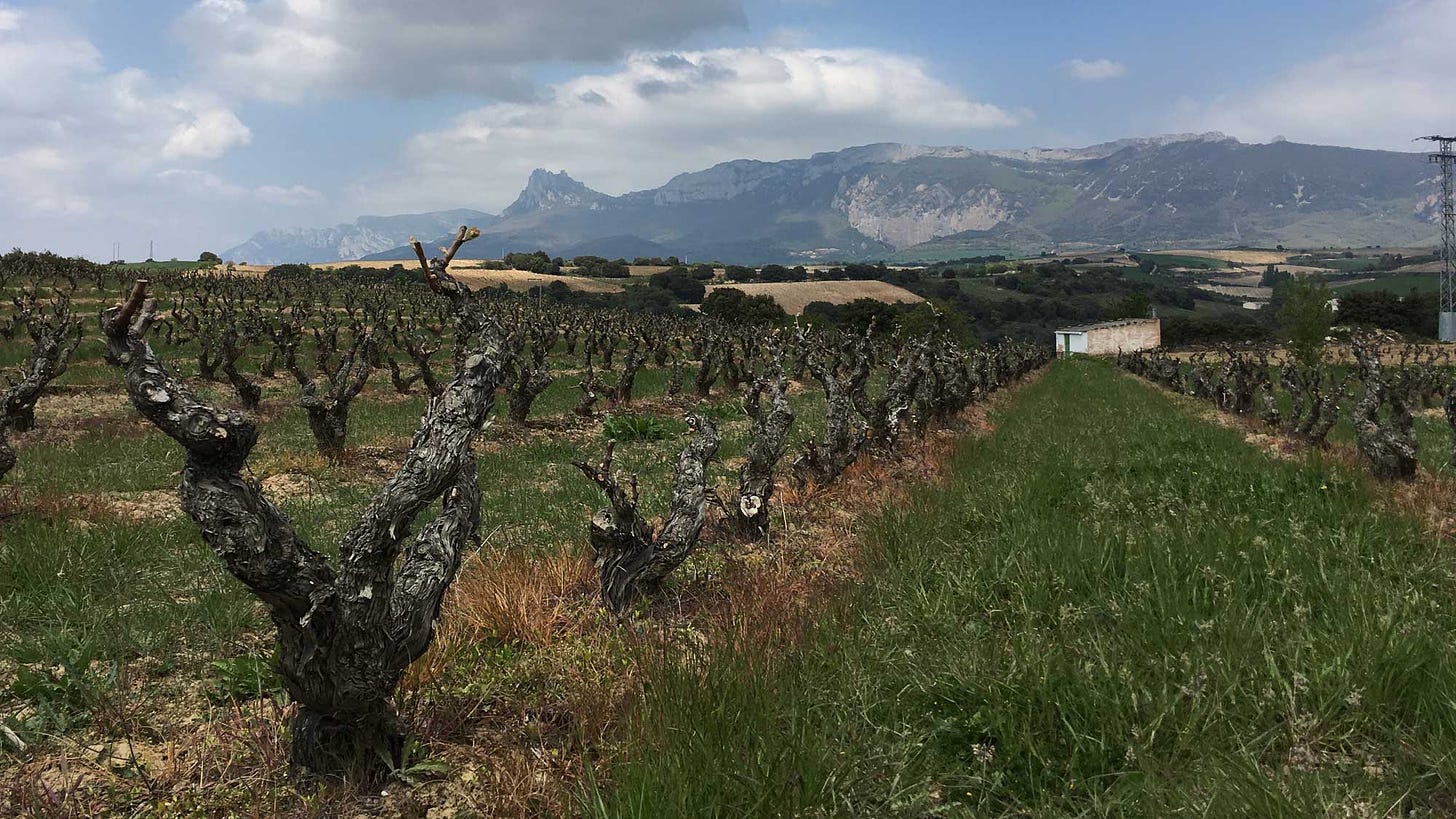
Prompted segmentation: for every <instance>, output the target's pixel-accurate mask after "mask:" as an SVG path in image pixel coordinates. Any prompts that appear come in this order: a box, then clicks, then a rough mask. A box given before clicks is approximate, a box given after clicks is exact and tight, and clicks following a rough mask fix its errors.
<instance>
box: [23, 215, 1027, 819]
mask: <svg viewBox="0 0 1456 819" xmlns="http://www.w3.org/2000/svg"><path fill="white" fill-rule="evenodd" d="M474 235H475V233H474V231H467V230H465V229H463V228H462V230H461V232H460V234H459V236H458V237H457V239H456V241H455V243H454V245H453V246H452V247H450V248H442V249H441V251H440V254H439V255H437V256H435V257H434V258H428V257H427V256H426V254H425V252H424V250H423V248H419V247H418V246H417V251H418V254H419V265H420V269H421V276H420V278H421V279H422V282H421V283H419V284H413V285H406V284H395V283H388V284H385V283H381V284H369V283H361V282H359V281H344V280H340V279H337V278H332V277H330V276H328V275H326V274H320V275H318V276H313V277H283V278H270V277H235V276H226V275H213V274H210V273H198V272H187V271H163V270H158V271H153V272H149V279H146V280H140V281H139V280H136V279H134V278H133V276H134V274H128V273H126V272H124V271H119V270H116V269H114V268H109V267H106V266H98V265H92V264H89V263H84V262H79V261H75V260H65V259H59V258H57V257H53V256H48V255H35V254H22V253H19V252H16V253H12V254H10V255H9V256H6V257H4V259H3V262H0V290H3V293H4V296H5V300H6V301H7V302H9V307H10V309H9V311H8V313H7V314H6V315H5V316H4V318H3V320H0V339H3V344H0V364H3V365H4V366H5V367H6V368H7V381H6V384H7V388H6V390H5V392H4V411H5V418H4V423H3V424H0V481H3V482H0V492H3V495H0V504H3V507H0V516H3V519H0V527H3V528H0V533H3V543H4V546H3V550H4V560H3V568H0V622H3V623H4V625H3V627H0V640H3V645H4V650H3V660H0V662H3V665H0V683H3V684H4V686H5V693H4V699H3V701H0V709H3V710H0V745H3V746H4V754H5V755H4V756H3V757H0V760H3V761H0V780H3V788H4V794H5V797H4V798H5V800H7V801H8V803H9V804H10V805H12V806H15V809H16V810H18V811H20V812H22V813H27V814H33V815H76V816H90V815H97V814H98V813H103V812H107V811H114V812H122V813H126V812H131V811H133V810H136V809H138V808H140V807H142V806H145V805H149V804H150V805H154V806H155V805H159V804H163V805H166V806H167V811H172V812H179V813H188V812H198V811H200V812H204V813H213V812H224V813H228V812H231V813H238V814H244V815H278V814H283V813H298V814H300V815H312V813H313V812H315V811H317V810H320V809H321V808H320V807H319V806H320V805H322V804H337V805H343V804H350V800H356V799H360V798H367V799H372V800H375V801H376V802H378V801H379V800H383V799H384V795H387V793H388V792H390V791H391V790H392V791H393V792H394V793H395V795H396V798H397V799H398V798H405V799H406V800H424V801H425V803H427V804H428V803H429V800H430V799H434V798H438V799H446V797H444V796H440V794H442V793H448V794H451V796H449V797H448V799H449V800H454V807H456V808H458V809H462V810H467V811H470V810H473V811H477V812H482V811H483V812H486V813H492V814H497V813H504V814H511V813H518V814H545V815H560V813H562V812H564V811H566V810H567V809H568V806H569V805H570V804H572V803H573V801H574V800H577V799H579V798H580V797H579V795H580V794H581V793H582V792H583V789H584V788H589V787H593V786H592V785H591V783H596V782H600V781H602V780H601V777H603V776H605V777H607V781H610V771H611V769H612V767H613V760H614V759H615V758H616V754H617V753H618V752H619V751H620V749H621V748H622V747H623V746H624V743H626V742H627V740H626V739H624V735H623V734H622V730H623V729H622V728H621V721H622V719H623V715H624V714H626V713H628V712H629V711H630V704H631V702H632V701H633V699H634V697H635V694H634V692H637V691H640V690H641V687H642V686H643V685H644V680H648V679H650V672H649V671H647V670H644V669H647V668H650V667H652V666H654V665H656V664H658V663H659V659H658V658H660V657H662V656H664V655H666V656H673V657H680V658H682V660H683V662H688V661H690V660H691V658H692V657H694V656H696V654H697V653H698V652H699V651H700V650H703V648H704V646H712V645H721V644H736V643H737V642H738V641H743V640H749V641H758V642H763V643H766V644H772V643H782V642H784V641H789V642H792V641H794V640H795V639H797V638H795V637H794V634H795V633H796V632H797V631H798V630H799V629H801V628H802V624H803V623H804V622H806V618H808V617H810V616H811V615H812V612H814V611H816V610H819V609H821V608H822V607H823V606H824V605H826V604H827V602H828V600H829V598H830V596H831V592H832V590H834V589H836V588H838V587H840V586H842V585H843V584H844V583H846V582H848V581H849V579H850V578H852V577H854V576H855V575H856V574H857V572H858V571H859V568H858V566H857V560H856V558H855V555H854V550H853V549H852V548H851V547H850V545H849V544H851V543H852V541H853V540H854V534H853V529H854V522H855V521H856V520H857V519H859V518H860V517H863V516H865V515H868V514H871V513H873V512H874V511H875V510H876V509H878V508H879V506H880V505H881V504H882V503H884V502H885V500H886V499H888V498H890V497H891V496H893V495H895V494H896V492H898V491H899V490H898V489H897V487H902V486H903V485H904V484H905V483H907V482H910V481H913V480H914V479H916V478H917V477H925V476H929V475H932V474H934V473H935V472H936V469H937V466H936V464H937V463H938V462H939V460H942V459H943V453H944V451H945V448H946V446H947V445H948V443H949V441H951V440H952V439H953V438H954V436H955V435H956V434H958V432H957V431H958V430H964V429H965V428H966V424H967V422H966V412H967V411H968V410H969V409H971V408H973V407H976V406H978V405H982V404H984V403H985V401H986V400H987V398H988V397H990V396H991V395H992V394H993V393H995V392H997V391H998V390H1000V389H1002V388H1004V387H1007V386H1009V385H1011V384H1013V383H1015V382H1017V381H1018V380H1019V379H1021V378H1022V377H1023V376H1025V375H1027V374H1028V373H1030V372H1032V371H1033V370H1036V369H1037V368H1038V367H1040V366H1041V365H1042V364H1044V363H1045V361H1046V356H1047V353H1046V352H1045V351H1044V350H1042V349H1040V348H1037V347H1035V346H1031V345H1022V344H1006V345H1001V346H997V347H990V348H974V349H971V348H964V347H961V346H960V345H958V344H957V343H956V342H954V341H953V340H951V338H950V336H949V335H948V334H937V333H931V334H929V335H924V336H918V337H899V336H894V335H891V334H888V333H883V332H876V330H875V329H874V328H871V330H870V331H869V332H868V333H866V334H863V335H845V334H838V333H832V332H826V331H810V330H808V329H802V328H798V327H795V326H785V327H779V328H765V327H762V326H736V325H724V324H718V323H715V322H713V321H710V320H706V319H701V318H696V317H693V318H676V317H662V316H653V315H647V314H634V313H627V312H615V311H605V310H593V309H585V308H577V307H568V306H563V305H558V304H553V303H550V302H545V301H542V300H540V299H530V298H526V297H523V296H519V295H513V294H510V293H508V292H505V291H503V290H498V289H491V290H481V291H478V292H477V291H475V290H473V289H472V287H471V286H470V285H468V284H467V283H466V280H464V279H463V278H462V279H457V278H456V277H455V276H454V275H452V274H451V272H450V270H449V265H450V262H451V260H452V259H453V257H454V255H455V253H456V252H458V250H459V249H460V247H461V246H462V245H463V244H464V243H465V242H467V241H469V240H471V239H472V238H473V236H474ZM593 760H596V761H595V762H594V761H593ZM320 788H321V789H320ZM401 789H404V790H405V791H412V792H414V794H415V795H410V796H405V797H401V794H400V791H401ZM430 794H434V796H430ZM319 800H322V801H319ZM331 800H333V801H331ZM415 803H416V802H410V801H407V802H406V804H415ZM483 806H490V807H489V810H485V808H484V807H483ZM401 810H403V809H401ZM406 812H407V810H406Z"/></svg>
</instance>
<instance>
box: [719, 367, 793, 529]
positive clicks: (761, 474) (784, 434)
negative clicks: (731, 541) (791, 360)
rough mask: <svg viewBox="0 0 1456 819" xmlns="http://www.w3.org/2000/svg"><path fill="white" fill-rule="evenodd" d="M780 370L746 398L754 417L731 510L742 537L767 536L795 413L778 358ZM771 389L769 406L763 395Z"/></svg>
mask: <svg viewBox="0 0 1456 819" xmlns="http://www.w3.org/2000/svg"><path fill="white" fill-rule="evenodd" d="M777 368H778V369H777V372H776V373H774V374H773V375H772V376H771V377H769V378H766V379H760V380H758V381H755V382H753V383H752V384H751V385H749V388H748V394H747V395H746V396H745V397H744V399H743V410H744V412H746V413H747V414H748V417H749V418H751V419H753V426H752V427H751V428H750V429H749V432H748V448H747V451H745V452H744V456H745V457H744V461H743V466H741V467H739V469H738V502H737V503H735V504H733V507H732V508H731V509H730V510H729V512H728V519H729V522H730V525H731V526H732V528H733V532H734V534H735V535H737V536H738V537H740V538H745V539H750V540H760V539H762V538H763V537H765V536H767V535H768V521H769V500H770V499H771V498H772V497H773V491H774V479H773V472H774V467H776V466H778V462H779V459H780V458H782V457H783V455H784V448H785V446H786V445H787V443H788V436H789V428H790V427H791V426H793V424H794V412H793V409H792V408H791V407H790V406H789V398H788V394H787V385H788V379H787V377H786V376H785V374H784V366H783V360H782V359H779V360H778V361H777ZM765 390H767V392H768V409H767V410H765V409H764V407H763V401H762V395H763V393H764V391H765Z"/></svg>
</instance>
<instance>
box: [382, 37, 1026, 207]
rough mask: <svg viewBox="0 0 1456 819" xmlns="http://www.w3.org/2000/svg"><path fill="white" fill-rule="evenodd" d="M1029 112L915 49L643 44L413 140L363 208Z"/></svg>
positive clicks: (635, 175)
mask: <svg viewBox="0 0 1456 819" xmlns="http://www.w3.org/2000/svg"><path fill="white" fill-rule="evenodd" d="M1025 116H1026V115H1025V114H1022V113H1016V112H1011V111H1007V110H1005V109H1003V108H999V107H997V106H995V105H990V104H986V103H981V102H976V101H974V100H971V99H968V98H967V97H966V96H965V95H964V94H962V93H961V92H960V91H958V90H956V89H955V88H952V87H950V86H948V85H945V84H944V83H942V82H940V81H938V80H936V79H934V78H933V77H931V76H929V75H928V74H926V72H925V69H924V67H923V66H922V64H921V63H920V62H919V61H917V60H914V59H910V58H907V57H903V56H899V55H894V54H889V53H885V52H882V51H874V50H867V49H861V50H821V49H792V48H745V49H719V50H714V51H701V52H680V53H661V52H659V53H642V54H636V55H633V56H632V57H631V58H630V59H629V60H628V61H627V64H626V66H625V67H624V68H623V69H622V70H620V71H618V72H616V73H611V74H602V75H589V76H582V77H577V78H575V79H571V80H568V81H566V82H563V83H561V84H559V85H556V86H553V87H551V88H550V89H549V93H548V94H547V95H546V96H545V97H544V98H543V99H541V100H539V101H531V102H510V103H498V104H495V105H490V106H487V107H484V108H481V109H478V110H475V111H471V112H468V113H466V114H464V115H462V116H460V117H458V118H457V119H456V120H455V121H454V122H453V123H451V124H450V125H448V126H447V127H445V128H442V129H440V130H436V131H430V132H427V133H422V134H419V135H417V136H416V137H414V138H413V139H412V140H411V141H410V142H409V144H408V146H407V149H406V153H405V157H404V160H403V162H402V163H401V170H400V171H399V172H398V173H397V174H394V175H391V176H388V177H386V178H382V179H375V180H368V181H367V182H365V183H363V184H361V185H359V186H358V187H357V188H356V190H355V191H354V195H355V197H356V199H357V201H358V202H359V203H360V205H361V206H362V207H365V208H369V209H388V210H391V211H392V212H399V211H402V210H405V209H412V208H416V207H421V208H428V207H438V206H443V205H447V204H449V205H452V206H457V205H459V204H460V203H467V204H471V205H473V206H483V207H489V208H499V207H502V206H504V205H506V204H509V203H510V201H511V200H512V199H513V198H514V197H515V195H516V192H517V191H519V189H520V187H521V185H522V184H523V183H524V181H525V179H526V176H527V175H528V174H529V173H530V171H531V169H533V168H536V167H549V168H562V167H564V168H566V169H567V170H569V171H570V172H571V173H572V175H573V176H574V177H575V178H577V179H579V180H581V181H583V182H585V183H587V184H588V185H590V186H592V187H594V188H597V189H598V190H602V191H605V192H607V193H622V192H625V191H628V190H633V189H640V188H644V187H650V186H655V185H659V184H662V183H663V182H664V181H666V179H667V178H668V177H669V176H670V175H672V174H675V173H677V172H680V171H683V170H689V169H698V168H704V167H707V166H709V165H711V164H714V163H717V162H722V161H725V160H729V159H738V158H742V157H757V158H763V159H779V158H786V157H799V156H807V155H808V154H810V153H812V152H814V151H822V150H834V149H838V148H842V147H845V146H847V145H852V144H857V143H867V142H876V141H906V142H926V141H939V140H951V141H953V140H956V139H959V138H963V137H964V136H965V135H966V133H967V132H969V131H972V130H976V129H984V128H997V127H1003V126H1010V125H1015V124H1017V123H1018V122H1019V121H1021V120H1022V119H1023V118H1024V117H1025Z"/></svg>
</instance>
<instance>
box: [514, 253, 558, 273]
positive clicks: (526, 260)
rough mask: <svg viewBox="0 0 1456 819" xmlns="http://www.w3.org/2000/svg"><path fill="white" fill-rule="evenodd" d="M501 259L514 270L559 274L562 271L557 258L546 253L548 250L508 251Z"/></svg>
mask: <svg viewBox="0 0 1456 819" xmlns="http://www.w3.org/2000/svg"><path fill="white" fill-rule="evenodd" d="M501 261H503V262H505V263H506V267H508V268H511V269H513V270H525V271H527V272H530V273H546V274H551V275H554V274H557V273H560V272H561V266H560V265H558V264H557V263H556V262H555V260H553V259H552V258H551V257H550V256H548V255H546V251H544V250H537V251H534V252H531V253H507V254H506V256H505V258H504V259H502V260H501Z"/></svg>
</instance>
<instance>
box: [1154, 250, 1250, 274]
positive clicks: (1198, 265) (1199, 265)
mask: <svg viewBox="0 0 1456 819" xmlns="http://www.w3.org/2000/svg"><path fill="white" fill-rule="evenodd" d="M1137 255H1138V258H1140V259H1146V260H1149V261H1152V262H1155V263H1156V264H1157V265H1158V266H1159V267H1189V268H1193V269H1195V270H1222V269H1224V268H1227V267H1232V266H1233V265H1231V264H1229V263H1228V262H1226V261H1224V260H1223V259H1210V258H1208V257H1206V256H1182V255H1179V254H1176V253H1139V254H1137Z"/></svg>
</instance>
